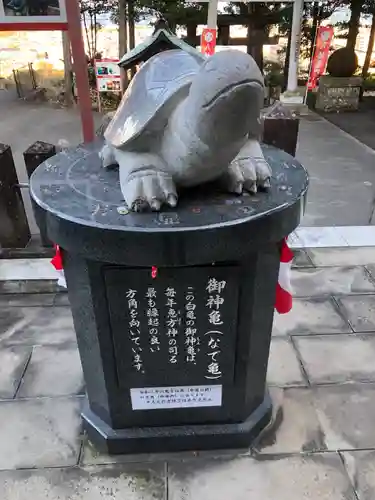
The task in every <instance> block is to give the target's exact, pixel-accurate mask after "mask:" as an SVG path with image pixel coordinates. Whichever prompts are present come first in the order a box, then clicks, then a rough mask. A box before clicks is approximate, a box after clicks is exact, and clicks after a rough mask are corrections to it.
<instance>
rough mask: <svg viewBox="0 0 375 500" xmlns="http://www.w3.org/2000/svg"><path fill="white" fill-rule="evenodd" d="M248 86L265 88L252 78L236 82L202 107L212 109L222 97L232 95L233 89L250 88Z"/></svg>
mask: <svg viewBox="0 0 375 500" xmlns="http://www.w3.org/2000/svg"><path fill="white" fill-rule="evenodd" d="M248 86H251V87H255V88H256V87H258V88H259V89H262V88H263V84H262V83H261V82H260V81H259V80H257V79H252V78H248V79H245V80H241V81H240V82H236V83H231V84H229V85H227V86H226V87H224V88H222V89H221V90H220V91H219V92H217V93H216V94H215V95H214V96H213V97H212V99H210V100H209V101H208V102H206V103H205V104H203V106H202V107H203V108H210V107H211V106H212V105H213V104H215V102H216V101H217V100H218V99H220V98H222V97H226V96H227V95H228V94H230V93H231V92H232V90H233V89H237V88H239V87H248Z"/></svg>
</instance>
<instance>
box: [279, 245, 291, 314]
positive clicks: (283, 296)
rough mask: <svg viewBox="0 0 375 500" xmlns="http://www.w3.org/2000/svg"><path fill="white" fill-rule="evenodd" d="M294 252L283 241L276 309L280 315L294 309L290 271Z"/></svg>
mask: <svg viewBox="0 0 375 500" xmlns="http://www.w3.org/2000/svg"><path fill="white" fill-rule="evenodd" d="M293 257H294V255H293V252H292V251H291V249H290V248H289V247H288V244H287V242H286V240H283V242H282V246H281V255H280V270H279V279H278V281H277V286H276V303H275V309H276V311H277V312H278V313H279V314H286V313H288V312H289V311H290V310H291V309H292V305H293V297H292V285H291V281H290V271H291V267H292V262H293Z"/></svg>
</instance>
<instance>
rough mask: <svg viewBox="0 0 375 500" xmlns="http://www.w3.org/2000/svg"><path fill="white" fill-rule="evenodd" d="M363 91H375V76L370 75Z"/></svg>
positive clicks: (364, 81) (365, 81) (364, 83)
mask: <svg viewBox="0 0 375 500" xmlns="http://www.w3.org/2000/svg"><path fill="white" fill-rule="evenodd" d="M363 90H364V91H366V90H371V91H374V90H375V75H370V76H368V77H367V78H366V79H365V80H363Z"/></svg>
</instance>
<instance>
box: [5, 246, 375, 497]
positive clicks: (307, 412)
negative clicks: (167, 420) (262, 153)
mask: <svg viewBox="0 0 375 500" xmlns="http://www.w3.org/2000/svg"><path fill="white" fill-rule="evenodd" d="M355 263H356V264H358V263H360V265H355ZM293 284H294V288H295V296H296V298H295V301H294V308H293V311H292V313H290V314H289V315H286V316H277V317H276V318H275V324H274V331H273V338H272V345H271V354H270V361H269V370H268V383H269V386H270V391H271V394H272V397H273V400H274V421H273V424H272V425H271V426H270V428H269V429H267V431H266V432H265V433H264V434H263V436H262V437H261V439H260V440H259V441H258V443H256V445H255V447H254V449H252V450H246V449H245V450H227V451H223V452H221V451H215V452H196V453H191V452H185V453H176V454H159V455H130V456H116V457H109V456H104V455H101V454H99V453H98V452H97V451H96V450H95V449H94V448H93V447H92V446H91V444H90V443H89V442H88V441H87V440H86V438H85V436H83V435H82V432H81V422H80V408H81V405H82V402H83V399H84V385H83V377H82V371H81V366H80V361H79V356H78V352H77V347H76V342H75V336H74V330H73V323H72V318H71V314H70V309H69V304H68V300H67V296H66V294H63V293H55V291H54V285H53V283H52V282H35V281H34V282H17V283H16V282H9V281H2V282H1V281H0V422H1V425H0V499H1V500H29V499H35V500H44V499H48V500H102V499H105V500H120V499H121V500H159V499H160V500H161V499H163V500H164V499H170V500H200V499H204V500H228V499H230V500H243V499H248V500H253V499H254V500H258V499H261V500H302V499H306V500H373V499H374V498H375V425H374V422H375V363H374V359H375V252H374V249H373V248H356V249H352V248H346V249H345V250H342V249H337V248H335V249H320V248H319V249H315V250H305V251H302V250H301V251H299V252H298V255H297V259H296V267H295V268H294V270H293ZM16 292H17V293H16ZM26 292H28V293H26Z"/></svg>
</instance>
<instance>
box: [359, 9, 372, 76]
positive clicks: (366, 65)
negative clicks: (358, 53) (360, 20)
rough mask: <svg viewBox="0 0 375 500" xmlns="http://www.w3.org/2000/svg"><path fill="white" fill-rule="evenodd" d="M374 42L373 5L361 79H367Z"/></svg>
mask: <svg viewBox="0 0 375 500" xmlns="http://www.w3.org/2000/svg"><path fill="white" fill-rule="evenodd" d="M374 41H375V5H374V6H373V9H372V22H371V30H370V38H369V41H368V46H367V51H366V57H365V62H364V64H363V68H362V76H363V78H367V77H368V70H369V67H370V64H371V56H372V52H373V50H374Z"/></svg>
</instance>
